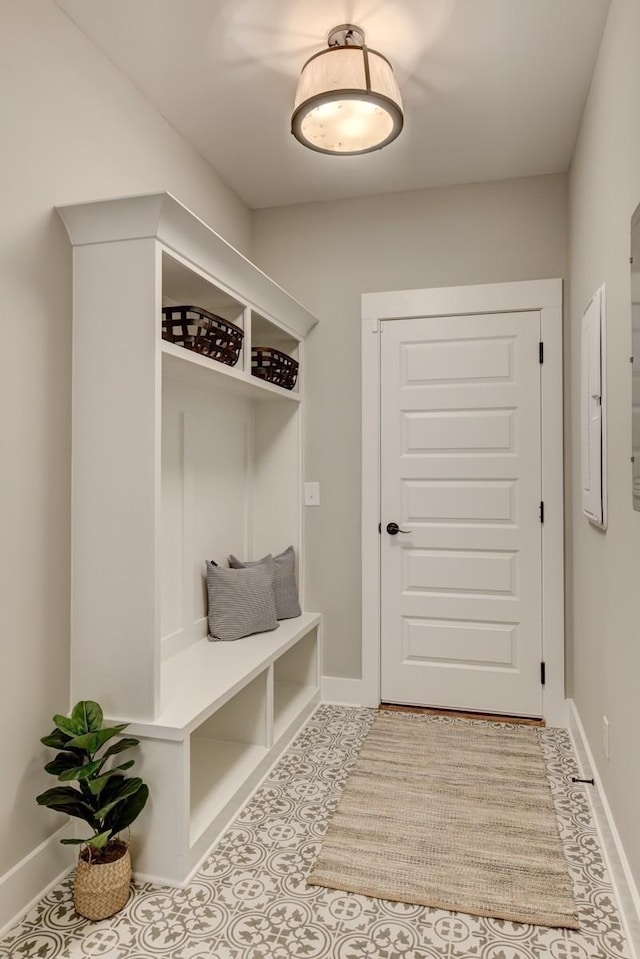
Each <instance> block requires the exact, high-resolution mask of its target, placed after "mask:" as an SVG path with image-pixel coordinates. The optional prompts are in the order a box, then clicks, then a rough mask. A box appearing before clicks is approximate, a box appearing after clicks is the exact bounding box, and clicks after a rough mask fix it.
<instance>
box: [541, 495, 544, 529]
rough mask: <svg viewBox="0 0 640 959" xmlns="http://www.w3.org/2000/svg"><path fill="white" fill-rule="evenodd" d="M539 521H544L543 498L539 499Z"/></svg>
mask: <svg viewBox="0 0 640 959" xmlns="http://www.w3.org/2000/svg"><path fill="white" fill-rule="evenodd" d="M540 522H541V523H544V500H540Z"/></svg>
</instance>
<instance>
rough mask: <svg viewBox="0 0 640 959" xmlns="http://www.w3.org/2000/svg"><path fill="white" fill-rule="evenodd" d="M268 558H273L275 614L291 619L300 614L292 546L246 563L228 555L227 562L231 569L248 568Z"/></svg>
mask: <svg viewBox="0 0 640 959" xmlns="http://www.w3.org/2000/svg"><path fill="white" fill-rule="evenodd" d="M269 559H272V560H273V592H274V595H275V599H276V616H277V617H278V619H293V618H294V617H295V616H300V615H302V610H301V609H300V603H299V602H298V587H297V585H296V554H295V553H294V551H293V546H289V547H288V549H285V551H284V552H283V553H279V554H278V556H273V557H271V556H263V558H262V559H257V560H253V561H252V562H249V563H246V562H243V561H242V560H241V559H238V558H237V557H236V556H230V557H229V562H230V563H231V566H232V568H233V569H249V568H251V567H254V568H255V567H256V566H260V565H261V564H262V563H266V562H267V561H268V560H269Z"/></svg>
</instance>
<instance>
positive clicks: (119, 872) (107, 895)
mask: <svg viewBox="0 0 640 959" xmlns="http://www.w3.org/2000/svg"><path fill="white" fill-rule="evenodd" d="M123 845H125V844H124V843H123ZM130 886H131V855H130V853H129V847H128V846H126V851H125V853H124V855H123V856H121V857H120V859H116V860H114V861H113V862H98V863H92V862H87V860H86V859H83V858H82V855H80V856H79V857H78V866H77V869H76V875H75V878H74V880H73V902H74V905H75V908H76V912H77V913H79V914H80V915H81V916H84V918H85V919H94V920H97V919H108V918H109V916H115V914H116V913H117V912H120V910H121V909H122V908H123V907H124V906H125V905H126V903H127V899H128V898H129V888H130Z"/></svg>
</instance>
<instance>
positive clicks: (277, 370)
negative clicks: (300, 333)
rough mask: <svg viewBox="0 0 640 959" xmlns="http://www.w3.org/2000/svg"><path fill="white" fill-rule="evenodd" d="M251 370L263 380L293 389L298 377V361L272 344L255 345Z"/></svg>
mask: <svg viewBox="0 0 640 959" xmlns="http://www.w3.org/2000/svg"><path fill="white" fill-rule="evenodd" d="M251 372H252V373H253V375H254V376H259V377H260V379H262V380H267V382H269V383H275V385H276V386H282V387H284V389H285V390H292V389H293V387H294V386H295V385H296V380H297V379H298V361H297V360H294V359H293V357H292V356H288V355H287V354H286V353H282V351H281V350H276V349H274V348H273V347H272V346H254V347H253V348H252V350H251Z"/></svg>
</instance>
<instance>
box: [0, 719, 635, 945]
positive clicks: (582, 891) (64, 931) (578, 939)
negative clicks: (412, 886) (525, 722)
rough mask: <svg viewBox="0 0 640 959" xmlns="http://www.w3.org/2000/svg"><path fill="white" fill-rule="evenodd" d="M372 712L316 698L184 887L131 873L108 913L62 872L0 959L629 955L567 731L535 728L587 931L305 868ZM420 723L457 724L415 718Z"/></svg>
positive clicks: (12, 935)
mask: <svg viewBox="0 0 640 959" xmlns="http://www.w3.org/2000/svg"><path fill="white" fill-rule="evenodd" d="M372 717H373V712H372V711H371V710H367V709H357V708H347V707H341V706H321V707H320V708H319V709H318V710H317V712H316V713H315V714H314V715H313V717H312V718H311V720H310V721H309V722H308V723H307V725H306V726H305V728H304V729H303V730H302V731H301V732H300V734H299V735H298V737H297V738H296V739H295V741H294V742H293V744H292V745H291V746H290V748H289V749H288V750H287V752H286V753H285V754H284V755H283V757H282V758H281V760H280V762H279V763H278V764H277V766H276V767H275V768H274V769H273V771H272V772H271V774H270V775H269V777H268V779H267V780H266V781H265V782H264V783H263V785H262V786H261V787H260V789H259V790H258V791H257V792H256V793H255V795H254V797H253V799H252V800H251V802H250V803H249V804H248V805H247V806H246V807H245V808H244V810H243V811H242V812H241V813H240V815H239V816H238V818H237V819H236V820H235V822H234V823H233V825H232V826H231V827H230V828H229V829H228V830H227V832H226V833H225V835H224V836H223V838H222V840H221V841H220V843H219V844H218V845H217V847H216V848H215V849H214V850H213V851H212V853H211V854H210V856H209V857H208V859H207V860H206V861H205V863H204V865H203V867H202V869H201V870H200V872H199V873H198V875H197V876H196V878H195V879H194V881H193V882H192V883H191V884H190V885H189V886H188V888H186V889H183V890H175V889H166V888H161V887H159V886H152V885H149V884H142V883H140V884H138V885H137V886H136V889H135V893H134V895H133V896H132V897H131V898H130V900H129V903H128V904H127V906H126V907H125V909H124V910H123V911H122V912H121V913H119V915H117V916H115V917H114V918H113V919H110V920H105V921H104V922H100V923H89V922H87V921H86V920H83V919H80V918H79V917H78V916H76V915H75V913H74V911H73V906H72V900H71V890H70V880H66V881H65V882H64V883H62V884H61V885H60V886H59V887H57V888H56V889H55V890H54V891H53V892H51V893H50V894H49V895H48V896H46V897H45V898H44V899H42V900H41V902H40V903H39V904H38V905H37V906H36V907H35V908H34V909H33V910H32V911H31V912H30V913H29V915H28V916H27V917H26V918H25V919H24V921H23V922H22V923H21V924H20V925H18V926H16V927H15V928H14V929H13V930H12V931H11V933H10V934H9V936H8V937H6V938H5V939H4V940H3V941H2V942H0V959H92V957H101V959H154V957H170V959H325V957H327V959H444V957H446V959H541V957H543V956H544V957H546V956H549V957H551V959H611V957H615V959H628V956H629V953H628V952H627V947H626V945H625V941H624V937H623V933H622V930H621V926H620V919H619V916H618V912H617V909H616V905H615V902H614V899H613V895H612V890H611V886H610V883H609V879H608V876H607V870H606V867H605V865H604V862H603V859H602V854H601V851H600V845H599V842H598V838H597V835H596V832H595V829H594V826H593V823H592V820H591V817H590V813H589V807H588V804H587V800H586V797H585V794H584V792H583V788H584V787H580V786H576V785H574V784H572V783H571V780H570V777H571V776H572V775H576V772H577V767H576V762H575V758H574V753H573V750H572V746H571V742H570V739H569V736H568V734H567V733H566V732H565V731H564V730H561V729H540V730H539V733H538V735H539V737H540V742H541V744H542V748H543V751H544V755H545V759H546V762H547V769H548V774H549V778H550V782H551V786H552V790H553V794H554V797H555V801H556V806H557V812H558V821H559V826H560V833H561V836H562V840H563V842H564V846H565V851H566V855H567V860H568V862H569V867H570V870H571V875H572V878H573V881H574V884H575V892H576V900H577V903H578V908H579V913H580V920H581V930H580V932H571V931H569V930H553V929H545V928H542V927H537V926H527V925H521V924H518V923H511V922H504V921H498V920H492V919H479V918H475V917H472V916H467V915H463V914H456V913H449V912H443V911H441V910H435V909H427V908H425V907H423V906H408V905H403V904H398V903H390V902H384V901H381V900H375V899H370V898H367V897H365V896H357V895H348V894H346V893H341V892H335V891H330V890H326V889H321V888H318V887H307V886H306V883H305V877H306V875H307V874H308V872H309V869H310V867H311V865H312V863H313V861H314V859H315V856H316V854H317V851H318V849H319V845H320V842H321V839H322V837H323V835H324V833H325V830H326V828H327V823H328V820H329V817H330V815H331V813H332V811H333V810H334V809H335V806H336V803H337V801H338V796H339V794H340V790H341V788H342V786H343V784H344V782H345V780H346V777H347V775H348V771H349V766H350V765H351V764H352V763H353V761H354V759H355V756H356V754H357V751H358V748H359V746H360V743H361V741H362V738H363V736H364V735H365V734H366V732H367V730H368V728H369V725H370V723H371V720H372ZM408 721H414V722H460V721H464V720H456V719H450V718H444V717H434V716H420V715H415V716H409V717H408Z"/></svg>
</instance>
